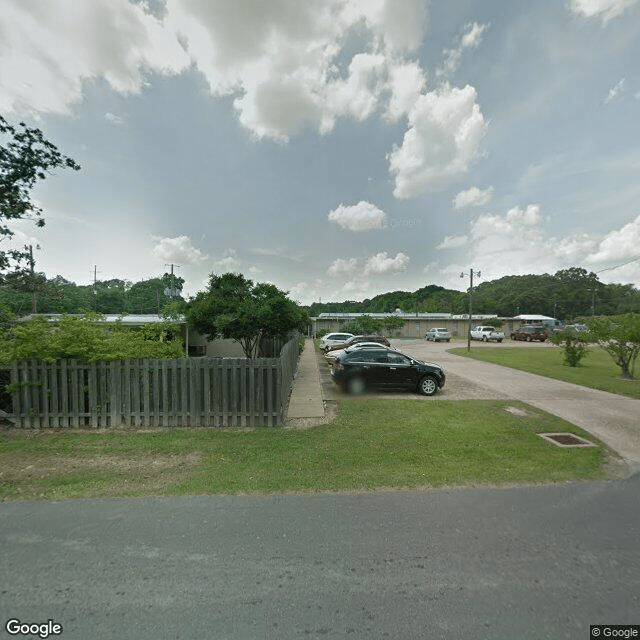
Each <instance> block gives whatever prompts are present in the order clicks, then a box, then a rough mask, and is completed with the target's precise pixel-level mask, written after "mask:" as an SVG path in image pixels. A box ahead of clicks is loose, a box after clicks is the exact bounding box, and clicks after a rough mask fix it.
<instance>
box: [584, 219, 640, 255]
mask: <svg viewBox="0 0 640 640" xmlns="http://www.w3.org/2000/svg"><path fill="white" fill-rule="evenodd" d="M636 257H637V258H640V215H639V216H638V217H637V218H636V219H635V220H633V221H631V222H629V223H628V224H625V225H624V226H623V227H622V228H621V229H615V230H613V231H610V232H609V233H608V234H607V235H606V236H605V237H604V238H603V239H602V240H601V241H600V243H599V244H598V247H597V249H596V251H595V252H594V253H592V254H591V255H590V256H589V257H588V261H589V262H590V263H611V262H622V261H624V260H628V259H630V258H636Z"/></svg>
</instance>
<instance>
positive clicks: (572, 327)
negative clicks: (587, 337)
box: [562, 324, 589, 333]
mask: <svg viewBox="0 0 640 640" xmlns="http://www.w3.org/2000/svg"><path fill="white" fill-rule="evenodd" d="M562 331H575V332H576V333H586V332H587V331H589V327H587V325H586V324H568V325H566V326H565V327H562Z"/></svg>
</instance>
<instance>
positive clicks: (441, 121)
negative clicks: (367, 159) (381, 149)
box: [389, 85, 487, 198]
mask: <svg viewBox="0 0 640 640" xmlns="http://www.w3.org/2000/svg"><path fill="white" fill-rule="evenodd" d="M486 131H487V124H486V122H485V120H484V116H483V115H482V112H481V111H480V107H479V106H478V105H477V104H476V90H475V89H474V88H473V87H471V86H469V85H467V86H465V87H464V88H463V89H458V88H456V87H451V86H449V85H444V86H442V87H440V88H438V89H436V90H435V91H431V92H429V93H427V94H425V95H422V96H420V97H419V98H418V100H417V102H416V104H415V105H414V107H413V109H412V110H411V112H410V113H409V129H408V130H407V132H406V133H405V135H404V139H403V142H402V146H400V147H396V148H394V150H393V151H392V153H391V154H390V155H389V170H390V172H391V174H392V175H394V176H395V184H396V186H395V190H394V195H395V196H396V197H397V198H409V197H412V196H416V195H418V194H419V193H422V192H423V191H426V190H427V189H430V188H435V187H437V186H440V185H442V184H443V183H446V182H447V181H449V180H451V179H453V178H455V177H458V176H459V175H461V174H463V173H465V172H466V171H467V168H468V166H469V164H470V162H471V161H472V160H473V159H474V158H475V156H476V154H477V153H478V149H479V146H480V142H481V140H482V138H483V137H484V136H485V134H486Z"/></svg>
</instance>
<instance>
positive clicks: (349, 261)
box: [327, 258, 358, 276]
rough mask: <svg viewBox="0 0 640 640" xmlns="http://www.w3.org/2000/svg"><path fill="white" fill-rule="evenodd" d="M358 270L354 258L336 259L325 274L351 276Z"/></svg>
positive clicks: (356, 261)
mask: <svg viewBox="0 0 640 640" xmlns="http://www.w3.org/2000/svg"><path fill="white" fill-rule="evenodd" d="M357 268H358V260H357V259H356V258H346V259H343V258H337V259H336V260H334V261H333V262H332V263H331V266H330V267H329V268H328V269H327V273H328V274H329V275H331V276H337V275H345V274H352V273H354V272H355V271H356V270H357Z"/></svg>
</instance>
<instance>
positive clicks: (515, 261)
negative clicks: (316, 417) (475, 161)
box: [429, 204, 640, 286]
mask: <svg viewBox="0 0 640 640" xmlns="http://www.w3.org/2000/svg"><path fill="white" fill-rule="evenodd" d="M547 221H548V220H547V218H545V217H544V216H543V215H542V213H541V211H540V207H539V206H538V205H535V204H531V205H528V206H526V207H524V208H522V207H513V208H512V209H510V210H509V211H507V213H506V214H504V215H496V214H483V215H480V216H478V217H477V218H475V219H474V220H472V221H471V223H470V229H469V233H468V236H455V237H454V236H447V237H445V238H444V239H443V241H442V242H441V243H440V245H438V247H437V248H438V249H456V248H461V247H463V246H464V259H465V264H467V265H473V266H474V267H475V268H476V269H479V270H481V271H482V273H483V275H485V277H487V278H489V279H495V278H500V277H502V276H505V275H513V274H519V275H522V274H527V273H555V272H556V271H558V270H559V269H566V268H568V267H575V266H584V267H585V268H588V269H593V270H598V269H599V268H603V267H604V268H605V269H606V270H607V271H606V273H607V276H606V277H610V278H611V279H612V281H617V282H619V281H620V278H627V281H628V282H634V283H636V284H638V283H640V260H638V261H636V259H640V249H639V247H640V216H638V217H636V218H635V219H634V220H632V221H631V222H629V223H627V224H625V225H624V226H622V227H621V228H619V229H614V230H612V231H610V232H609V233H607V234H605V235H600V236H598V235H596V234H589V233H575V234H571V235H568V236H565V237H560V238H557V237H553V236H551V235H550V234H549V233H548V232H547V230H546V223H547ZM464 238H468V242H467V243H466V244H465V243H463V239H464ZM612 267H616V268H615V269H612ZM618 267H620V268H618ZM465 269H466V267H461V266H460V265H449V266H448V267H446V268H445V269H440V270H439V273H440V275H441V276H442V277H443V278H445V279H446V281H447V282H448V283H449V286H455V276H456V272H457V273H458V274H459V272H460V270H465ZM436 271H438V269H437V268H436V266H434V265H430V267H429V273H431V274H435V273H436ZM616 278H617V280H616Z"/></svg>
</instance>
